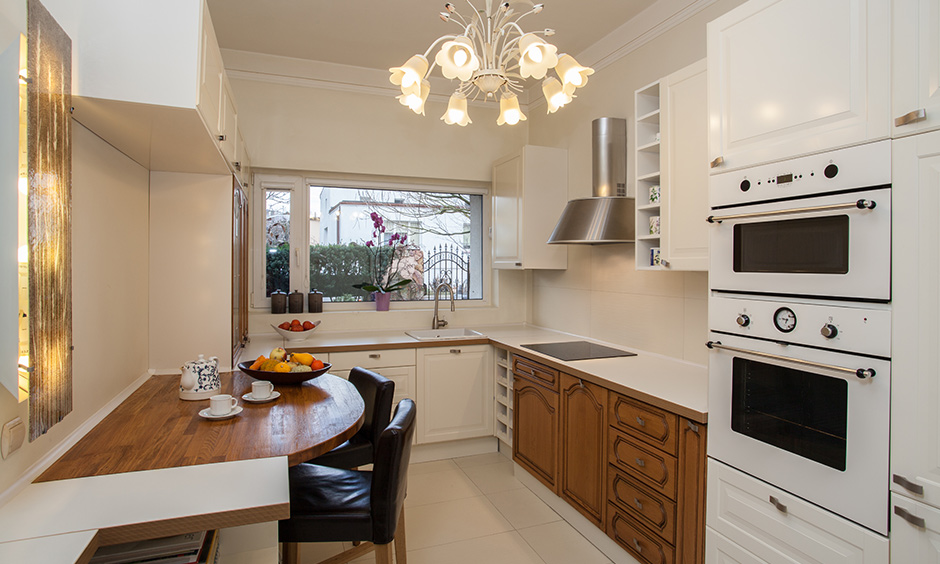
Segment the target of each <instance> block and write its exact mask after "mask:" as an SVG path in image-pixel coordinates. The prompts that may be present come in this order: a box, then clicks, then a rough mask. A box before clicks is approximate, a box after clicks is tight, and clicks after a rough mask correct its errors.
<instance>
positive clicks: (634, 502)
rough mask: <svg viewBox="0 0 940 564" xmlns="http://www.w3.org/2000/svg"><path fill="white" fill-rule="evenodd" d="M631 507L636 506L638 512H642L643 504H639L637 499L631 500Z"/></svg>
mask: <svg viewBox="0 0 940 564" xmlns="http://www.w3.org/2000/svg"><path fill="white" fill-rule="evenodd" d="M633 505H636V508H637V509H639V510H640V511H643V504H642V503H640V500H638V499H637V498H633Z"/></svg>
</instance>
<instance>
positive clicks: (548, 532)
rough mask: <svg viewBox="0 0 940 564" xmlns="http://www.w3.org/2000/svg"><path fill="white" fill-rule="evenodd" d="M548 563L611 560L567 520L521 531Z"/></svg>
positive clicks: (586, 563) (591, 563)
mask: <svg viewBox="0 0 940 564" xmlns="http://www.w3.org/2000/svg"><path fill="white" fill-rule="evenodd" d="M519 534H520V535H522V538H524V539H525V540H526V542H527V543H529V546H531V547H532V548H533V549H535V552H537V553H538V555H539V556H541V557H542V560H544V561H545V563H546V564H571V563H572V562H577V563H578V564H610V560H609V559H608V558H607V557H606V556H604V554H603V553H602V552H601V551H599V550H597V548H596V547H595V546H594V545H593V544H591V543H590V542H588V540H587V539H586V538H584V537H583V536H581V533H579V532H578V531H576V530H575V529H574V528H573V527H572V526H571V525H569V524H568V523H567V522H566V521H556V522H554V523H549V524H547V525H538V526H537V527H530V528H528V529H522V530H520V531H519Z"/></svg>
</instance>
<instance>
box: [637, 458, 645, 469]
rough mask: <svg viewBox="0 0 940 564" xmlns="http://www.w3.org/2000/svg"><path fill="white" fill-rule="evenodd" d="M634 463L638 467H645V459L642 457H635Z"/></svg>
mask: <svg viewBox="0 0 940 564" xmlns="http://www.w3.org/2000/svg"><path fill="white" fill-rule="evenodd" d="M636 465H637V466H639V467H640V468H645V467H646V461H645V460H643V459H642V458H637V459H636Z"/></svg>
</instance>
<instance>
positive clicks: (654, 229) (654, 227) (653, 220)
mask: <svg viewBox="0 0 940 564" xmlns="http://www.w3.org/2000/svg"><path fill="white" fill-rule="evenodd" d="M650 235H659V216H658V215H654V216H652V217H650Z"/></svg>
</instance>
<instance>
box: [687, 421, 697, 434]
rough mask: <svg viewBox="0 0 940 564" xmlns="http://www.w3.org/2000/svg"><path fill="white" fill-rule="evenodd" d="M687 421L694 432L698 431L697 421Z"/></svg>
mask: <svg viewBox="0 0 940 564" xmlns="http://www.w3.org/2000/svg"><path fill="white" fill-rule="evenodd" d="M686 423H688V424H689V429H690V430H691V431H692V432H693V433H698V425H696V424H695V423H692V422H691V421H686Z"/></svg>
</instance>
